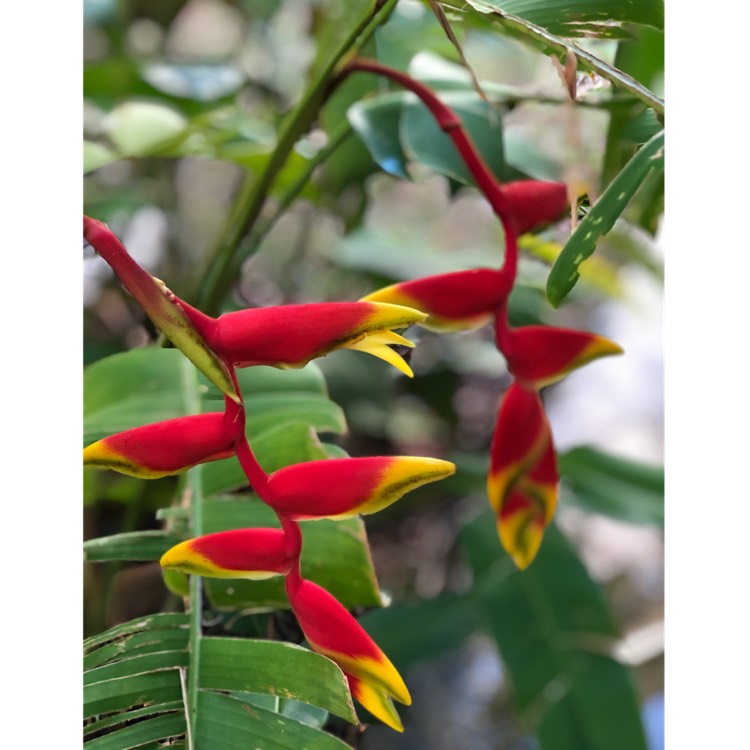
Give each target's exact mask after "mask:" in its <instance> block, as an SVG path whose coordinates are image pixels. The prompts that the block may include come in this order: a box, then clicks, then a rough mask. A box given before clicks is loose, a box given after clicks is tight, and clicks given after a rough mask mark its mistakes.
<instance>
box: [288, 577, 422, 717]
mask: <svg viewBox="0 0 750 750" xmlns="http://www.w3.org/2000/svg"><path fill="white" fill-rule="evenodd" d="M286 584H287V585H286V589H287V594H288V595H289V601H290V603H291V605H292V611H293V612H294V614H295V615H296V617H297V621H298V622H299V625H300V627H301V628H302V632H303V633H304V634H305V638H306V639H307V641H308V643H309V644H310V647H311V648H312V649H313V650H314V651H317V652H318V653H319V654H323V655H324V656H327V657H328V658H329V659H332V660H333V661H334V662H336V664H338V665H339V667H341V669H342V671H343V672H344V673H345V674H346V676H347V678H349V684H350V686H351V687H352V693H353V695H354V697H355V698H356V699H357V700H358V701H359V702H360V703H361V704H362V705H363V706H364V707H365V708H366V709H367V710H368V711H370V712H371V713H372V714H373V715H374V716H377V718H378V719H380V720H381V721H383V722H384V723H385V724H387V725H388V726H390V727H392V728H393V729H396V730H397V731H399V732H401V731H403V726H402V725H401V721H400V719H399V718H398V714H397V712H396V709H395V708H394V707H393V703H392V700H393V699H395V700H397V701H399V702H400V703H404V704H405V705H407V706H408V705H410V704H411V696H410V695H409V691H408V689H407V687H406V685H405V684H404V681H403V680H402V679H401V675H400V674H399V673H398V671H397V670H396V668H395V667H394V666H393V664H391V662H390V661H389V659H388V657H387V656H386V655H385V654H384V653H383V652H382V651H381V650H380V648H378V646H377V645H376V643H375V641H373V640H372V638H370V636H369V635H368V634H367V631H365V629H364V628H363V627H362V626H361V625H360V624H359V623H358V622H357V621H356V620H355V619H354V617H352V615H351V614H349V612H348V611H347V609H346V608H345V607H344V606H343V605H342V604H341V603H340V602H339V601H338V600H337V599H336V598H335V597H334V596H332V595H331V594H329V593H328V591H326V590H325V589H324V588H322V587H321V586H318V585H317V584H315V583H313V582H312V581H307V580H303V579H300V578H298V577H295V576H292V575H290V576H288V577H287V579H286Z"/></svg>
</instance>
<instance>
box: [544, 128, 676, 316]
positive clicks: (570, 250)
mask: <svg viewBox="0 0 750 750" xmlns="http://www.w3.org/2000/svg"><path fill="white" fill-rule="evenodd" d="M663 169H664V131H662V132H661V133H659V134H658V135H656V136H654V137H653V138H652V139H651V140H650V141H649V142H648V143H647V144H646V145H645V146H643V147H642V148H641V149H640V150H639V151H638V153H637V154H636V155H635V156H634V157H633V158H632V159H631V160H630V161H629V162H628V163H627V164H626V165H625V167H624V169H623V170H622V171H621V172H620V174H619V175H617V177H615V179H614V180H613V181H612V182H611V183H610V185H609V186H608V187H607V189H606V190H605V191H604V193H603V194H602V196H601V198H599V200H598V201H597V202H596V203H595V204H594V206H593V207H592V208H591V210H590V211H589V212H588V214H587V215H586V217H585V218H584V219H583V221H581V223H580V224H579V225H578V227H577V229H576V231H575V232H574V233H573V235H572V236H571V237H570V239H569V240H568V242H567V243H566V245H565V247H564V248H563V250H562V252H561V253H560V255H559V256H558V258H557V260H556V261H555V265H554V266H552V270H551V271H550V274H549V279H548V280H547V298H548V299H549V301H550V302H551V303H552V304H553V305H554V306H555V307H557V306H558V305H559V304H560V302H562V300H563V299H564V298H565V296H566V295H567V294H568V292H570V290H571V289H572V288H573V287H574V286H575V283H576V281H578V277H579V273H578V266H580V265H581V263H583V261H584V260H586V258H589V257H590V256H591V255H592V254H593V252H594V250H595V249H596V242H597V240H598V239H599V238H600V237H601V236H602V235H604V234H606V233H607V232H608V231H609V230H610V229H611V228H612V226H613V225H614V223H615V221H616V220H617V218H618V217H619V216H620V214H621V213H622V212H623V210H624V208H625V206H626V205H627V203H628V201H629V200H630V199H631V198H632V197H633V194H634V193H635V191H636V190H637V189H638V187H639V185H641V183H642V182H643V180H644V179H645V178H646V176H647V175H648V174H649V173H650V172H651V171H652V170H656V171H661V170H663Z"/></svg>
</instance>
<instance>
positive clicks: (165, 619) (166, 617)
mask: <svg viewBox="0 0 750 750" xmlns="http://www.w3.org/2000/svg"><path fill="white" fill-rule="evenodd" d="M188 625H189V618H188V616H187V615H186V614H183V613H182V612H161V613H159V614H155V615H148V616H147V617H138V618H136V619H135V620H130V621H129V622H124V623H122V624H121V625H116V626H115V627H113V628H110V629H109V630H105V631H104V632H103V633H99V634H98V635H94V636H91V637H90V638H87V639H86V640H85V641H84V642H83V651H84V653H90V652H91V651H93V650H94V649H96V648H99V647H100V646H103V645H104V644H105V643H113V642H116V641H119V640H120V639H122V638H126V637H127V636H130V635H133V634H134V633H144V632H147V631H150V630H159V629H161V628H178V629H182V628H187V627H188Z"/></svg>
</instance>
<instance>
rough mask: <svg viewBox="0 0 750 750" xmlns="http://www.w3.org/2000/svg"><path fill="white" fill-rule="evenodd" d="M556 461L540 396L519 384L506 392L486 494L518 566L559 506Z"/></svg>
mask: <svg viewBox="0 0 750 750" xmlns="http://www.w3.org/2000/svg"><path fill="white" fill-rule="evenodd" d="M558 479H559V477H558V472H557V458H556V456H555V449H554V445H553V442H552V432H551V430H550V427H549V423H548V421H547V417H546V416H545V414H544V409H543V406H542V401H541V398H540V397H539V394H538V393H537V392H536V391H535V390H534V389H531V388H527V387H524V386H523V385H521V384H519V383H516V382H514V383H513V384H512V385H511V386H510V388H509V389H508V390H507V392H506V394H505V396H504V397H503V401H502V403H501V404H500V410H499V412H498V416H497V422H496V424H495V432H494V435H493V437H492V445H491V447H490V471H489V474H488V475H487V494H488V496H489V499H490V504H491V505H492V507H493V509H494V510H495V513H496V514H497V519H498V520H497V524H498V534H499V536H500V541H501V542H502V545H503V547H504V548H505V550H506V551H507V552H508V554H509V555H510V556H511V557H512V558H513V560H514V562H515V563H516V565H517V566H518V567H519V568H521V569H523V568H526V567H527V566H528V565H529V564H530V563H531V561H532V560H533V559H534V557H535V556H536V553H537V551H538V550H539V546H540V545H541V543H542V537H543V536H544V529H545V528H546V527H547V525H548V524H549V523H550V521H551V520H552V516H553V515H554V512H555V506H556V504H557V482H558Z"/></svg>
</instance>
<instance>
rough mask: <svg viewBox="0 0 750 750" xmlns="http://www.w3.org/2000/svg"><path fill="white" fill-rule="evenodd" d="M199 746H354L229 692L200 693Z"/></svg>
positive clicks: (290, 749)
mask: <svg viewBox="0 0 750 750" xmlns="http://www.w3.org/2000/svg"><path fill="white" fill-rule="evenodd" d="M198 714H199V717H200V718H199V720H198V726H197V731H196V737H195V742H196V746H197V747H201V748H210V750H237V749H238V748H244V747H247V748H254V749H256V748H257V749H258V750H301V749H302V748H304V750H350V748H349V746H348V745H346V744H344V743H343V742H341V741H340V740H337V739H336V738H335V737H332V736H331V735H330V734H326V733H325V732H321V731H320V730H318V729H315V728H313V727H310V726H307V725H306V724H300V723H299V722H297V721H293V720H291V719H288V718H286V717H284V716H280V715H279V714H277V713H274V712H272V711H266V710H265V709H262V708H260V707H258V706H253V705H251V704H249V703H244V702H242V701H240V700H237V699H236V698H231V697H230V696H228V695H221V694H219V693H212V692H208V691H205V690H201V691H200V693H199V694H198Z"/></svg>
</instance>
